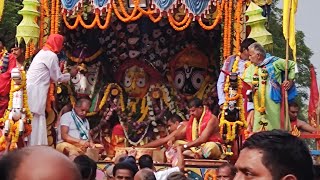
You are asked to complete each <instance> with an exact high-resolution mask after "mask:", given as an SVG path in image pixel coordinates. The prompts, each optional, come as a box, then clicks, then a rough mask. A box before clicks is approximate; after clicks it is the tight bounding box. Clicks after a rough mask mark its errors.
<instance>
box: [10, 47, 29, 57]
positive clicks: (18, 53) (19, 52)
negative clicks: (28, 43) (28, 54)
mask: <svg viewBox="0 0 320 180" xmlns="http://www.w3.org/2000/svg"><path fill="white" fill-rule="evenodd" d="M25 49H26V48H25V45H23V44H20V45H14V46H13V47H12V48H11V53H12V54H13V55H14V57H15V58H16V59H20V58H22V57H23V58H24V53H25Z"/></svg>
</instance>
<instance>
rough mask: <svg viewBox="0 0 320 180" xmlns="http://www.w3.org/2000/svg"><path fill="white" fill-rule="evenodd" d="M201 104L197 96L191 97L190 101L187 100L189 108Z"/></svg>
mask: <svg viewBox="0 0 320 180" xmlns="http://www.w3.org/2000/svg"><path fill="white" fill-rule="evenodd" d="M201 106H202V100H200V99H199V98H193V99H192V100H191V101H190V102H189V108H192V107H195V108H198V107H201Z"/></svg>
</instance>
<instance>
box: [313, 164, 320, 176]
mask: <svg viewBox="0 0 320 180" xmlns="http://www.w3.org/2000/svg"><path fill="white" fill-rule="evenodd" d="M313 173H314V179H315V180H320V165H313Z"/></svg>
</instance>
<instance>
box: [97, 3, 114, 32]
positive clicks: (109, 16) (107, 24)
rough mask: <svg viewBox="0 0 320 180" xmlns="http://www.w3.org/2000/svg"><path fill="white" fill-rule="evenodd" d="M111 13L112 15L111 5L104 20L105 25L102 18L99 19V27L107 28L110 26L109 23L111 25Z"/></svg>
mask: <svg viewBox="0 0 320 180" xmlns="http://www.w3.org/2000/svg"><path fill="white" fill-rule="evenodd" d="M96 13H98V12H96ZM111 15H112V7H111V6H110V7H109V8H108V14H107V17H106V21H105V22H104V25H102V24H101V22H100V18H99V19H98V22H97V24H98V27H99V28H100V29H102V30H105V29H107V28H108V27H109V25H110V20H111Z"/></svg>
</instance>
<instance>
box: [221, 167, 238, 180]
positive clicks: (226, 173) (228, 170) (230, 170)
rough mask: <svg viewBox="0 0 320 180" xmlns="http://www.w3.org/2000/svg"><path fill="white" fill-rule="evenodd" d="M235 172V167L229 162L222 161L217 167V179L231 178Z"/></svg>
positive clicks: (226, 179) (225, 179) (229, 179)
mask: <svg viewBox="0 0 320 180" xmlns="http://www.w3.org/2000/svg"><path fill="white" fill-rule="evenodd" d="M236 174H237V168H235V167H234V166H233V165H232V164H230V163H224V164H222V165H221V166H220V167H219V168H218V175H217V179H218V180H232V179H233V178H234V177H235V176H236Z"/></svg>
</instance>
